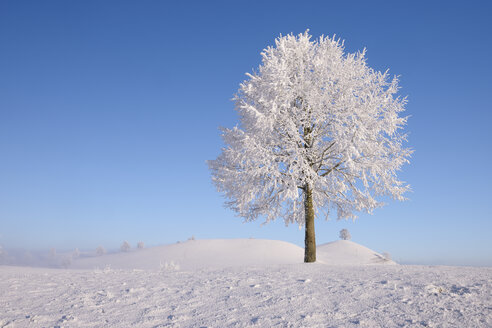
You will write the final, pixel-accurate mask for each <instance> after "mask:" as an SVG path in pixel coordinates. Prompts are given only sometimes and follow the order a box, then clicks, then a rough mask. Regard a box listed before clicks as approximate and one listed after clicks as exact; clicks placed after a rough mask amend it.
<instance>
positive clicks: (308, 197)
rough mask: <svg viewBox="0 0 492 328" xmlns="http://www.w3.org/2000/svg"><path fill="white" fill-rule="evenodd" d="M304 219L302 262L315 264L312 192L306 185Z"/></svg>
mask: <svg viewBox="0 0 492 328" xmlns="http://www.w3.org/2000/svg"><path fill="white" fill-rule="evenodd" d="M304 219H305V229H306V237H305V239H304V243H305V247H304V262H306V263H309V262H316V235H315V233H314V207H313V191H312V190H311V188H310V187H309V185H306V187H305V189H304Z"/></svg>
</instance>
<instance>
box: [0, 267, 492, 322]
mask: <svg viewBox="0 0 492 328" xmlns="http://www.w3.org/2000/svg"><path fill="white" fill-rule="evenodd" d="M491 295H492V268H470V267H424V266H402V265H390V266H329V265H324V264H318V263H316V264H283V265H275V266H257V267H230V268H223V269H213V270H196V271H180V270H174V269H172V268H168V269H164V270H113V269H109V268H107V269H104V270H51V269H40V268H36V269H34V268H17V267H0V309H2V310H1V312H0V327H131V326H135V327H250V326H251V327H491V326H492V296H491Z"/></svg>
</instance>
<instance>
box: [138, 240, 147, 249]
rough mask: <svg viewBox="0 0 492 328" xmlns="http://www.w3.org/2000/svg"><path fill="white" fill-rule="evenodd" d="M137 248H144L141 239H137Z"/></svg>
mask: <svg viewBox="0 0 492 328" xmlns="http://www.w3.org/2000/svg"><path fill="white" fill-rule="evenodd" d="M137 248H138V249H144V248H145V245H144V243H143V241H139V242H138V244H137Z"/></svg>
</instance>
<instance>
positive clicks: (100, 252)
mask: <svg viewBox="0 0 492 328" xmlns="http://www.w3.org/2000/svg"><path fill="white" fill-rule="evenodd" d="M96 254H97V255H98V256H101V255H104V254H106V250H105V249H104V247H102V246H98V247H97V248H96Z"/></svg>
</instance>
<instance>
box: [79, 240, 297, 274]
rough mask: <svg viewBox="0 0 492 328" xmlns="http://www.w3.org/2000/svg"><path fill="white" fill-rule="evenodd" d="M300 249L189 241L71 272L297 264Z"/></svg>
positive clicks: (95, 260)
mask: <svg viewBox="0 0 492 328" xmlns="http://www.w3.org/2000/svg"><path fill="white" fill-rule="evenodd" d="M303 257H304V249H302V248H301V247H299V246H296V245H294V244H291V243H287V242H284V241H278V240H262V239H212V240H189V241H186V242H182V243H177V244H172V245H165V246H157V247H152V248H146V249H142V250H133V251H131V252H126V253H116V254H106V255H103V256H99V257H91V258H80V259H77V260H75V261H74V262H73V263H72V265H71V266H70V268H73V269H95V268H100V269H104V268H106V267H108V266H109V267H110V268H111V269H143V270H147V269H151V270H155V269H157V270H159V269H181V270H195V269H217V268H226V267H236V266H252V265H253V266H254V265H261V266H265V265H278V264H294V263H301V262H302V261H303Z"/></svg>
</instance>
